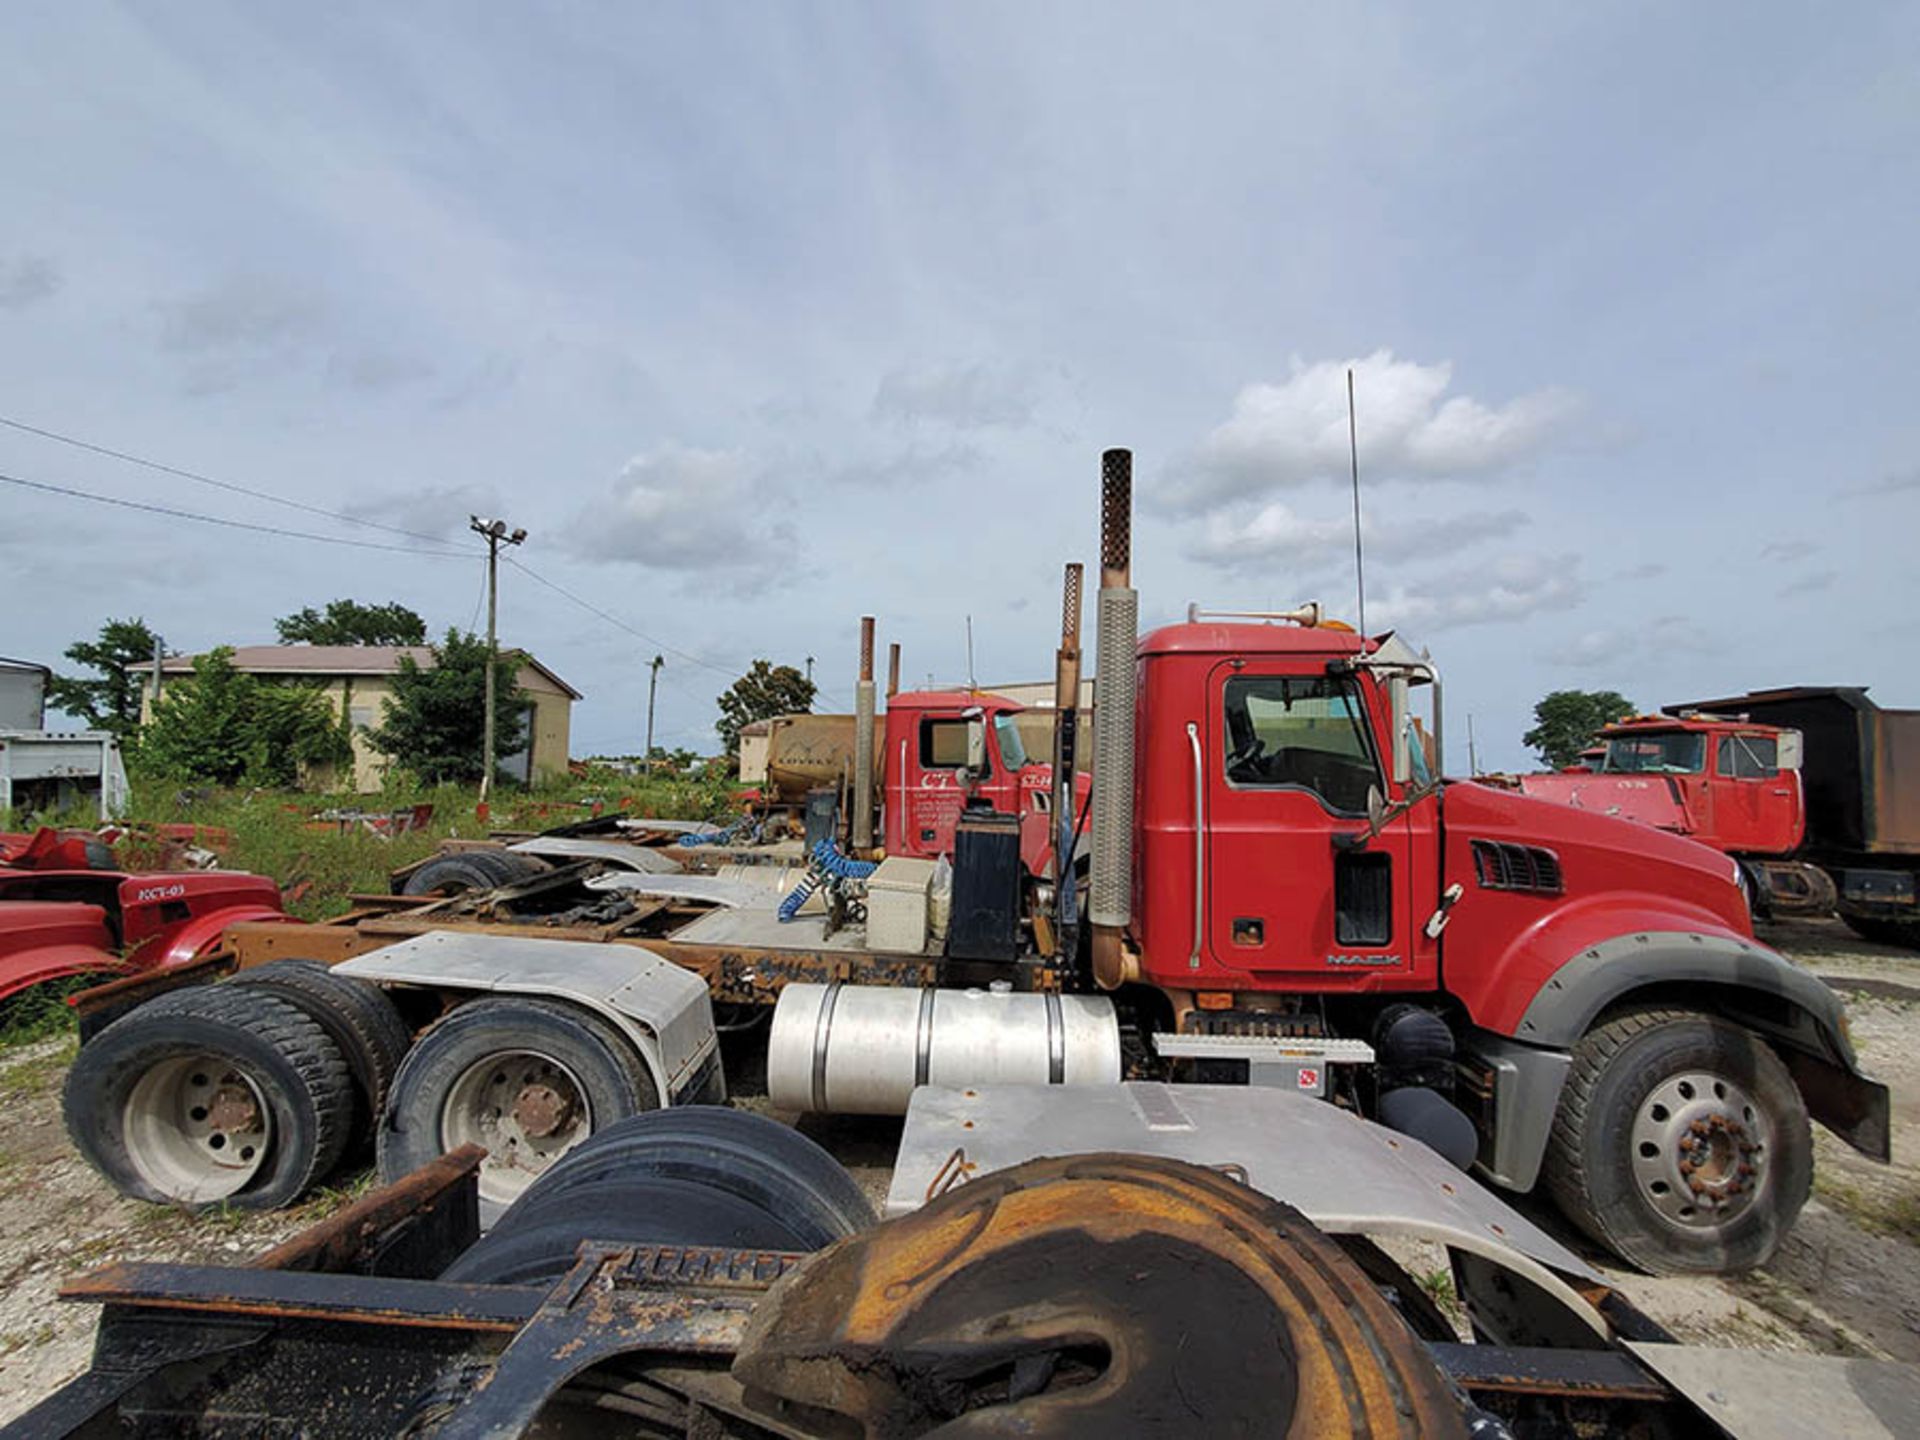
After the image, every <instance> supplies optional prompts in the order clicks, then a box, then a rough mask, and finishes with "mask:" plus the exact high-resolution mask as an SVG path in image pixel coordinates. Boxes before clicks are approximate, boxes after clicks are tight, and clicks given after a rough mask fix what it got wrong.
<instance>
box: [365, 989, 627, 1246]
mask: <svg viewBox="0 0 1920 1440" xmlns="http://www.w3.org/2000/svg"><path fill="white" fill-rule="evenodd" d="M523 1102H526V1103H525V1104H524V1106H523ZM659 1104H660V1096H659V1090H658V1088H657V1087H656V1086H655V1084H654V1081H653V1077H652V1075H651V1074H650V1073H649V1072H648V1070H647V1067H646V1065H645V1063H644V1062H643V1061H642V1060H641V1058H640V1055H639V1052H638V1051H637V1050H636V1049H635V1048H634V1046H633V1045H632V1044H631V1043H630V1042H629V1041H628V1039H627V1037H626V1036H624V1035H622V1034H621V1033H620V1032H619V1031H618V1030H617V1029H615V1028H614V1026H613V1025H612V1024H610V1023H609V1022H607V1021H605V1020H603V1019H601V1018H600V1017H599V1016H597V1015H594V1014H592V1013H591V1012H589V1011H587V1010H584V1009H581V1008H580V1007H578V1006H575V1005H569V1004H566V1003H564V1002H561V1001H555V1000H541V999H532V998H528V997H526V996H518V995H515V996H500V997H491V998H488V999H483V1000H470V1001H468V1002H467V1003H466V1004H464V1005H462V1006H460V1007H459V1008H458V1009H456V1010H454V1011H453V1012H452V1013H451V1014H449V1015H444V1016H442V1017H441V1018H440V1019H439V1020H437V1021H435V1022H434V1023H433V1024H432V1025H430V1026H428V1027H427V1029H426V1030H424V1031H423V1032H421V1035H420V1038H419V1039H418V1040H417V1041H416V1042H415V1043H414V1046H413V1048H412V1050H410V1051H409V1052H408V1053H407V1057H406V1059H405V1060H404V1061H402V1062H401V1065H400V1071H399V1073H398V1074H397V1075H396V1076H395V1077H394V1082H393V1088H392V1090H391V1091H390V1092H389V1094H388V1100H387V1109H386V1115H385V1118H384V1120H383V1123H382V1124H381V1126H380V1135H379V1149H378V1153H379V1168H380V1179H381V1182H382V1183H383V1184H391V1183H392V1182H393V1181H395V1180H398V1179H399V1178H400V1177H401V1176H403V1175H406V1174H409V1173H410V1172H412V1171H414V1170H417V1169H418V1168H419V1167H420V1166H422V1165H425V1164H427V1163H428V1162H429V1161H432V1160H435V1159H437V1158H438V1157H439V1156H441V1155H443V1154H445V1153H446V1152H447V1151H448V1150H449V1149H451V1148H453V1147H454V1146H455V1145H458V1144H460V1143H462V1142H463V1140H469V1139H470V1140H473V1141H475V1142H477V1143H479V1144H482V1145H485V1146H486V1147H487V1150H488V1152H489V1153H488V1157H487V1159H486V1160H485V1161H484V1162H483V1163H482V1165H481V1167H480V1218H481V1223H482V1224H483V1225H487V1224H491V1223H492V1221H493V1220H494V1219H495V1218H497V1217H498V1215H499V1214H500V1213H501V1212H502V1211H503V1210H505V1209H506V1207H507V1205H508V1204H509V1203H511V1202H512V1200H514V1199H515V1198H516V1197H517V1196H518V1195H519V1194H520V1193H521V1192H522V1191H523V1190H525V1189H526V1187H527V1186H528V1184H529V1183H531V1181H532V1180H533V1179H534V1178H535V1177H536V1176H537V1175H538V1174H539V1173H540V1172H541V1171H543V1170H545V1169H546V1168H547V1167H548V1166H549V1165H550V1164H552V1163H554V1162H555V1161H557V1160H558V1159H559V1157H560V1156H561V1155H562V1154H564V1153H566V1151H567V1150H568V1149H570V1148H571V1147H572V1146H573V1145H575V1144H578V1143H579V1142H581V1141H583V1140H585V1139H586V1138H587V1136H589V1135H591V1134H594V1133H595V1132H597V1131H600V1130H604V1129H605V1128H606V1127H607V1126H609V1125H611V1124H613V1123H614V1122H615V1121H616V1120H624V1119H625V1118H626V1117H627V1116H629V1115H634V1114H638V1113H639V1112H641V1111H643V1110H652V1109H654V1108H656V1107H657V1106H658V1105H659Z"/></svg>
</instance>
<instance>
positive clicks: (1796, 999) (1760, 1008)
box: [1468, 930, 1892, 1186]
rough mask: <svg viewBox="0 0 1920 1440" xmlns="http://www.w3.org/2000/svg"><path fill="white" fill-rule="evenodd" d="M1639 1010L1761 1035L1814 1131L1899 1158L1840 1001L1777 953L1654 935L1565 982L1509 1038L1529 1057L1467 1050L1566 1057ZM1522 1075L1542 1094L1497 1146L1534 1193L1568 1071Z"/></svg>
mask: <svg viewBox="0 0 1920 1440" xmlns="http://www.w3.org/2000/svg"><path fill="white" fill-rule="evenodd" d="M1628 1005H1678V1006H1685V1007H1687V1008H1690V1009H1694V1010H1698V1011H1701V1012H1702V1013H1704V1014H1708V1015H1717V1016H1720V1017H1722V1018H1724V1019H1728V1020H1732V1021H1734V1022H1736V1023H1738V1024H1740V1025H1743V1026H1745V1027H1746V1028H1748V1029H1749V1030H1752V1031H1754V1032H1755V1033H1756V1034H1758V1035H1760V1036H1762V1037H1764V1038H1765V1039H1766V1040H1768V1041H1769V1042H1770V1043H1771V1044H1772V1045H1773V1046H1774V1048H1775V1049H1776V1050H1777V1051H1779V1053H1780V1056H1781V1058H1782V1059H1783V1060H1784V1061H1785V1063H1786V1065H1787V1068H1788V1070H1789V1071H1790V1072H1791V1073H1792V1075H1793V1077H1794V1079H1795V1081H1796V1082H1797V1083H1798V1084H1799V1086H1800V1093H1801V1097H1802V1098H1803V1099H1804V1100H1805V1102H1806V1105H1807V1111H1808V1113H1809V1114H1811V1115H1812V1116H1813V1118H1814V1119H1816V1120H1818V1121H1819V1122H1820V1123H1821V1124H1822V1125H1825V1126H1826V1127H1827V1128H1828V1129H1829V1130H1831V1131H1833V1133H1834V1134H1836V1135H1838V1136H1839V1137H1840V1138H1841V1139H1843V1140H1845V1141H1846V1142H1847V1143H1848V1144H1849V1145H1851V1146H1853V1147H1854V1149H1856V1150H1858V1151H1860V1152H1861V1153H1862V1154H1864V1155H1868V1156H1870V1157H1872V1158H1873V1159H1876V1160H1882V1161H1884V1160H1886V1159H1888V1158H1889V1157H1890V1156H1891V1154H1892V1141H1891V1128H1892V1120H1891V1100H1890V1097H1889V1094H1888V1091H1887V1087H1886V1086H1885V1085H1883V1084H1881V1083H1880V1082H1879V1081H1877V1080H1874V1079H1873V1078H1872V1077H1871V1076H1868V1075H1865V1074H1863V1073H1862V1072H1861V1070H1860V1066H1859V1061H1858V1059H1857V1057H1856V1056H1855V1054H1854V1050H1853V1044H1852V1042H1851V1041H1850V1040H1849V1039H1848V1038H1847V1020H1846V1010H1845V1007H1844V1006H1842V1005H1841V1003H1840V999H1839V997H1838V996H1837V995H1835V994H1834V992H1833V991H1832V990H1830V989H1828V988H1827V986H1826V985H1824V984H1822V983H1821V982H1820V981H1819V980H1818V979H1816V978H1815V977H1814V976H1812V975H1810V974H1808V973H1807V972H1806V971H1805V970H1802V969H1800V968H1799V967H1798V966H1796V965H1794V964H1792V963H1791V962H1790V961H1788V960H1786V959H1785V958H1783V957H1782V956H1780V955H1778V954H1776V953H1775V952H1774V951H1772V950H1770V949H1768V948H1767V947H1766V946H1764V945H1761V944H1759V943H1758V942H1756V941H1752V940H1744V939H1741V938H1740V937H1738V936H1734V935H1725V934H1719V935H1716V934H1710V933H1701V932H1699V931H1683V930H1673V931H1666V930H1649V931H1636V932H1634V933H1633V934H1628V935H1616V936H1614V937H1613V938H1611V939H1608V940H1603V941H1600V942H1598V943H1597V944H1594V945H1590V946H1588V947H1587V948H1586V949H1584V950H1581V951H1580V952H1579V953H1578V954H1576V955H1574V956H1573V957H1572V958H1571V959H1569V960H1567V961H1565V962H1564V963H1563V964H1561V965H1560V966H1559V967H1558V968H1557V969H1556V970H1554V972H1553V973H1552V975H1551V976H1550V977H1549V978H1548V979H1547V982H1546V983H1545V984H1544V985H1542V986H1541V987H1540V988H1539V989H1538V991H1537V992H1536V993H1535V994H1534V996H1533V998H1532V1000H1531V1001H1530V1002H1529V1003H1528V1004H1527V1006H1526V1008H1525V1010H1524V1012H1523V1013H1522V1014H1521V1016H1520V1019H1519V1021H1518V1023H1517V1024H1515V1025H1514V1026H1513V1027H1512V1028H1511V1029H1510V1030H1507V1031H1505V1032H1504V1033H1505V1034H1506V1035H1507V1036H1508V1037H1509V1039H1510V1040H1517V1041H1520V1042H1523V1046H1522V1047H1519V1048H1516V1047H1513V1046H1510V1045H1501V1044H1498V1043H1494V1042H1492V1041H1491V1040H1490V1042H1489V1043H1488V1044H1486V1045H1483V1046H1475V1045H1474V1043H1473V1042H1472V1040H1469V1042H1468V1048H1469V1050H1479V1051H1482V1052H1484V1054H1483V1058H1486V1059H1489V1060H1493V1059H1496V1058H1499V1057H1504V1058H1508V1059H1511V1058H1512V1056H1513V1055H1514V1054H1516V1053H1518V1054H1520V1055H1521V1056H1522V1057H1523V1059H1524V1058H1525V1056H1526V1053H1527V1052H1533V1053H1535V1054H1537V1055H1540V1056H1557V1055H1564V1054H1565V1053H1566V1052H1567V1051H1570V1050H1571V1049H1572V1048H1573V1046H1574V1045H1575V1044H1576V1043H1577V1042H1578V1041H1579V1039H1580V1037H1581V1036H1582V1035H1584V1034H1586V1033H1587V1031H1589V1030H1590V1029H1592V1028H1593V1027H1594V1025H1595V1024H1596V1023H1598V1022H1599V1020H1600V1019H1601V1018H1602V1016H1604V1015H1605V1014H1606V1013H1607V1012H1608V1011H1611V1010H1617V1009H1620V1008H1622V1007H1624V1006H1628ZM1521 1068H1522V1070H1523V1071H1525V1073H1526V1074H1527V1077H1528V1078H1529V1080H1531V1081H1532V1082H1534V1083H1530V1084H1528V1085H1525V1086H1517V1087H1515V1090H1514V1099H1515V1101H1516V1104H1515V1105H1514V1106H1513V1107H1512V1108H1511V1109H1506V1110H1504V1111H1503V1112H1501V1113H1499V1114H1498V1126H1499V1129H1500V1131H1501V1132H1502V1135H1503V1136H1506V1140H1507V1143H1506V1144H1505V1145H1504V1147H1503V1146H1501V1145H1500V1144H1499V1143H1498V1141H1496V1144H1495V1147H1494V1148H1495V1149H1496V1150H1499V1151H1500V1152H1501V1153H1502V1155H1503V1158H1504V1159H1505V1162H1506V1163H1505V1165H1504V1166H1502V1167H1501V1168H1502V1169H1503V1170H1504V1172H1505V1173H1504V1174H1502V1175H1500V1176H1499V1177H1498V1178H1500V1179H1501V1180H1502V1181H1503V1183H1510V1184H1519V1185H1521V1186H1524V1185H1526V1184H1530V1183H1531V1181H1532V1178H1533V1176H1534V1175H1535V1174H1537V1173H1538V1170H1539V1161H1540V1156H1541V1154H1542V1153H1544V1150H1545V1145H1546V1137H1547V1132H1548V1129H1549V1128H1550V1126H1551V1121H1552V1115H1553V1112H1554V1110H1555V1109H1556V1108H1557V1106H1558V1104H1559V1099H1560V1088H1561V1085H1560V1080H1561V1079H1564V1076H1565V1067H1564V1065H1562V1064H1541V1065H1531V1066H1529V1065H1523V1066H1522V1067H1521ZM1556 1074H1557V1075H1558V1077H1559V1078H1558V1079H1555V1078H1553V1077H1554V1076H1555V1075H1556ZM1510 1129H1511V1131H1512V1133H1511V1134H1509V1133H1508V1132H1509V1131H1510ZM1518 1137H1524V1143H1520V1142H1519V1139H1518ZM1483 1158H1484V1157H1483Z"/></svg>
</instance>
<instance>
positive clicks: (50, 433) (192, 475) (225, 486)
mask: <svg viewBox="0 0 1920 1440" xmlns="http://www.w3.org/2000/svg"><path fill="white" fill-rule="evenodd" d="M0 425H4V426H6V427H7V428H8V429H10V430H19V431H22V432H24V433H26V434H28V435H38V436H39V437H40V438H41V439H43V440H53V441H57V442H58V443H60V444H62V445H71V446H73V447H74V449H76V450H90V451H92V452H93V453H94V454H95V455H105V456H108V457H109V458H111V459H114V460H124V461H126V463H127V464H129V465H138V466H141V467H142V468H143V469H147V470H157V471H159V472H160V473H161V474H162V475H177V476H179V477H180V478H181V479H182V480H192V481H194V482H195V483H197V484H200V485H211V486H212V487H213V488H214V489H216V490H225V491H228V492H229V493H231V494H234V495H248V496H251V497H252V498H253V499H255V500H265V501H267V502H268V503H269V504H273V505H285V506H286V507H287V508H288V509H290V510H304V511H305V512H306V513H307V514H309V515H323V516H325V517H326V518H327V519H329V520H338V521H339V522H340V523H341V524H343V525H363V526H366V527H367V528H369V529H372V530H385V531H387V532H389V533H390V534H394V535H405V536H406V537H407V538H408V539H410V540H425V541H427V542H428V543H430V544H433V545H440V546H445V545H446V544H447V539H446V537H445V536H444V535H428V534H426V533H424V532H423V531H419V530H406V529H403V528H401V527H400V526H398V525H388V524H387V523H385V522H384V521H381V520H368V519H366V518H364V517H363V516H359V515H348V514H345V513H343V512H342V511H339V510H328V509H325V508H324V507H322V506H319V505H309V504H307V503H306V502H305V501H302V500H289V499H288V498H287V497H286V496H284V495H275V494H273V493H272V492H271V491H267V490H255V489H252V488H251V487H249V486H246V485H236V484H234V483H233V482H232V481H230V480H216V479H214V478H213V477H212V476H211V475H202V474H201V473H200V472H199V471H197V470H183V469H181V468H180V467H179V466H177V465H166V464H162V463H161V462H160V461H158V460H149V459H147V458H146V457H145V456H144V455H134V454H131V453H129V452H128V451H125V450H115V449H114V448H113V447H112V446H110V445H96V444H94V443H93V441H91V440H82V439H79V438H78V437H76V436H73V435H62V434H61V433H60V432H59V431H58V430H44V429H42V428H41V427H40V426H38V425H29V424H27V423H26V421H24V420H10V419H8V418H7V417H6V416H4V415H0Z"/></svg>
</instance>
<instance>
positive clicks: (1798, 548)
mask: <svg viewBox="0 0 1920 1440" xmlns="http://www.w3.org/2000/svg"><path fill="white" fill-rule="evenodd" d="M1819 551H1820V547H1819V546H1818V545H1816V544H1814V542H1813V541H1811V540H1775V541H1774V542H1772V543H1771V544H1769V545H1763V546H1761V547H1760V558H1761V559H1762V560H1778V561H1780V562H1781V563H1782V564H1792V563H1793V562H1794V561H1795V560H1804V559H1806V558H1807V557H1808V556H1809V555H1815V554H1818V553H1819Z"/></svg>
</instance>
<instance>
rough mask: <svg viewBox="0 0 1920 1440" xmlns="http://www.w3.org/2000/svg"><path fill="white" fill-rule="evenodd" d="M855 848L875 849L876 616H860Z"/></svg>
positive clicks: (855, 696)
mask: <svg viewBox="0 0 1920 1440" xmlns="http://www.w3.org/2000/svg"><path fill="white" fill-rule="evenodd" d="M853 848H854V849H855V850H857V851H858V850H871V849H872V848H873V617H872V616H871V615H862V616H861V617H860V679H859V681H858V682H857V683H856V684H855V685H854V687H853Z"/></svg>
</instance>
